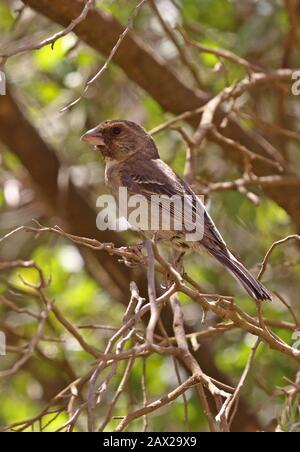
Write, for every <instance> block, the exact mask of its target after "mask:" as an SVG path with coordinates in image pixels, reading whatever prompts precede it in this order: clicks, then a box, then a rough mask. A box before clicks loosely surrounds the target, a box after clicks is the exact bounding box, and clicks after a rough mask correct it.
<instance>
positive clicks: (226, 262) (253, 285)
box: [209, 249, 272, 301]
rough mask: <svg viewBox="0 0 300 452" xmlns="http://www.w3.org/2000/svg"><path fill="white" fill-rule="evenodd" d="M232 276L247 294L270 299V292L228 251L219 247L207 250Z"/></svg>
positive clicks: (257, 298)
mask: <svg viewBox="0 0 300 452" xmlns="http://www.w3.org/2000/svg"><path fill="white" fill-rule="evenodd" d="M209 252H210V254H212V255H213V256H214V257H215V258H216V259H217V260H218V261H219V262H220V264H222V265H223V266H224V267H226V268H227V270H228V271H229V272H230V273H231V274H232V275H233V276H234V278H235V279H236V280H237V281H238V282H239V283H240V284H241V285H242V287H243V288H244V289H245V290H246V292H248V294H249V295H250V296H251V297H252V298H254V299H255V300H258V301H263V300H270V301H272V295H271V294H270V292H269V291H268V290H267V289H266V288H265V287H264V286H263V285H262V284H261V283H260V282H259V281H258V280H257V279H256V278H255V277H254V276H252V275H251V273H250V272H249V271H248V270H247V269H246V268H245V267H244V265H243V264H242V263H241V262H239V261H238V260H237V259H236V258H235V257H234V256H233V254H232V253H230V251H227V250H226V251H225V250H224V251H223V250H220V249H212V250H209Z"/></svg>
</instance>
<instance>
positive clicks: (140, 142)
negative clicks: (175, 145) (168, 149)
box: [81, 120, 158, 161]
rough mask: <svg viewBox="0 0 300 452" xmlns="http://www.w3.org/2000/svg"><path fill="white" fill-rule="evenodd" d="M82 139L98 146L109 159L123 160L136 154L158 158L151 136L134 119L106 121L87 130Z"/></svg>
mask: <svg viewBox="0 0 300 452" xmlns="http://www.w3.org/2000/svg"><path fill="white" fill-rule="evenodd" d="M81 140H82V141H85V142H86V143H89V144H92V145H94V146H96V148H97V149H99V150H100V151H101V152H102V154H103V156H104V158H105V159H108V160H117V161H118V160H119V161H122V160H126V159H127V158H130V157H131V156H133V155H135V154H139V155H140V154H143V157H145V158H158V152H157V149H156V146H155V144H154V142H153V140H152V138H151V136H150V135H149V134H148V133H147V132H146V131H145V129H143V127H141V126H139V125H138V124H136V123H134V122H132V121H124V120H115V121H104V122H102V123H101V124H99V125H98V126H97V127H95V128H94V129H91V130H89V131H88V132H86V133H85V134H84V135H83V136H82V137H81Z"/></svg>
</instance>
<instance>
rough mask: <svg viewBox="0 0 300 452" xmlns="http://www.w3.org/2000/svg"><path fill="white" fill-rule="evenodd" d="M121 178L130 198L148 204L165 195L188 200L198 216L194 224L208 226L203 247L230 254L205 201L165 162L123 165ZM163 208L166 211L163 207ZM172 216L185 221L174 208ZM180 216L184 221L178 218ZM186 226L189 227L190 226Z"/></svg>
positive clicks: (157, 160)
mask: <svg viewBox="0 0 300 452" xmlns="http://www.w3.org/2000/svg"><path fill="white" fill-rule="evenodd" d="M120 174H121V182H122V185H123V186H125V187H126V188H127V189H128V191H129V193H130V194H135V195H136V194H139V195H143V196H145V197H146V198H147V199H148V200H150V199H151V196H152V195H160V196H161V195H165V196H168V197H172V196H175V195H177V196H180V197H183V196H185V197H186V201H185V202H187V203H190V207H191V211H192V212H193V213H194V215H196V217H194V218H193V222H195V221H196V218H198V219H199V221H202V222H203V223H204V224H203V227H204V231H203V232H204V233H203V239H202V240H201V244H202V245H203V246H204V247H205V248H207V249H208V250H210V249H212V248H216V247H217V248H219V249H220V250H222V251H223V252H226V251H227V247H226V244H225V242H224V240H223V238H222V236H221V234H220V233H219V231H218V230H217V228H216V226H215V225H214V223H213V221H212V219H211V218H210V216H209V214H208V212H207V211H206V209H205V207H204V204H203V203H202V201H201V199H200V198H199V197H197V196H196V194H195V193H194V192H193V190H192V189H191V187H190V186H189V185H188V184H187V183H186V182H184V181H183V180H182V179H180V178H179V177H178V176H177V175H176V174H175V173H174V172H173V170H172V169H171V168H170V167H169V166H168V165H167V164H166V163H164V162H163V161H162V160H159V159H153V160H138V161H135V162H133V161H131V162H128V163H125V164H124V165H123V167H122V169H121V172H120ZM162 208H164V206H163V205H162ZM199 212H200V215H199ZM171 215H173V216H174V217H175V219H176V220H177V221H180V220H181V221H182V211H180V212H179V211H178V210H176V209H175V210H174V208H173V206H172V207H171ZM179 215H180V216H181V218H179V217H178V216H179ZM185 226H187V224H186V222H185Z"/></svg>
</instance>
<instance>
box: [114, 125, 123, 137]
mask: <svg viewBox="0 0 300 452" xmlns="http://www.w3.org/2000/svg"><path fill="white" fill-rule="evenodd" d="M121 132H122V129H121V127H113V129H112V133H113V134H114V135H120V133H121Z"/></svg>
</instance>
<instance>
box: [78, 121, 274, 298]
mask: <svg viewBox="0 0 300 452" xmlns="http://www.w3.org/2000/svg"><path fill="white" fill-rule="evenodd" d="M81 139H82V140H83V141H85V142H87V143H89V144H92V145H94V146H96V147H97V148H98V149H99V150H100V151H101V153H102V155H103V157H104V159H105V162H106V169H105V180H106V183H107V185H108V187H109V188H110V190H111V192H112V194H113V195H114V196H115V197H116V198H118V192H119V188H120V187H126V188H127V190H128V192H129V194H130V195H143V196H144V197H145V198H146V199H147V200H148V201H149V203H150V200H151V197H152V195H165V196H168V197H172V196H174V195H175V196H176V195H177V196H180V197H185V196H187V195H188V197H189V198H192V199H193V203H196V204H197V205H199V203H201V201H200V200H199V199H198V197H197V196H196V194H195V193H194V192H193V190H192V189H191V187H190V186H189V185H188V184H187V183H186V182H184V181H183V180H182V179H181V178H180V177H178V176H177V175H176V174H175V173H174V172H173V170H172V169H171V168H170V167H169V166H168V165H167V164H166V163H164V162H163V161H162V160H161V159H160V157H159V154H158V150H157V147H156V145H155V143H154V141H153V139H152V138H151V136H150V135H149V134H148V133H147V132H146V131H145V130H144V129H143V128H142V127H141V126H139V125H138V124H135V123H134V122H131V121H125V120H114V121H105V122H102V123H101V124H100V125H99V126H97V127H95V128H94V129H92V130H89V131H88V132H87V133H85V134H84V135H83V136H82V137H81ZM201 207H202V209H203V212H204V214H203V223H204V226H203V236H202V239H201V240H199V241H196V242H190V241H187V240H186V235H185V232H184V230H181V231H176V230H170V231H156V232H158V233H159V236H160V238H162V239H164V240H166V241H168V242H171V243H172V244H174V246H176V247H179V248H181V249H182V250H184V251H187V250H190V249H191V250H196V251H201V249H203V248H204V249H205V250H206V251H207V252H208V253H209V254H210V255H212V256H213V257H215V258H216V259H217V261H218V262H219V263H220V264H222V265H223V266H224V267H225V268H226V269H227V270H229V272H230V273H231V274H232V275H233V276H234V277H235V278H236V280H237V281H238V282H239V283H240V284H241V285H242V287H243V288H244V289H245V290H246V291H247V292H248V294H249V295H250V296H251V297H253V298H254V299H255V300H272V297H271V294H270V293H269V291H268V290H267V289H266V288H265V287H263V285H262V284H261V283H260V282H259V281H258V280H257V279H256V278H255V277H254V276H252V275H251V273H250V272H249V271H248V270H247V269H246V268H245V267H244V265H243V264H242V263H241V262H239V260H238V259H237V258H236V257H235V256H234V255H233V254H232V252H231V251H230V250H229V249H228V247H227V245H226V243H225V242H224V240H223V238H222V236H221V234H220V233H219V231H218V229H217V228H216V226H215V225H214V223H213V221H212V219H211V217H210V216H209V214H208V212H207V211H206V210H205V207H204V205H203V204H202V203H201ZM171 215H172V216H173V217H174V218H175V217H176V215H178V212H177V210H174V209H173V210H172V211H171ZM174 218H173V219H174ZM175 219H177V220H178V218H175ZM152 232H153V231H152Z"/></svg>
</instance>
